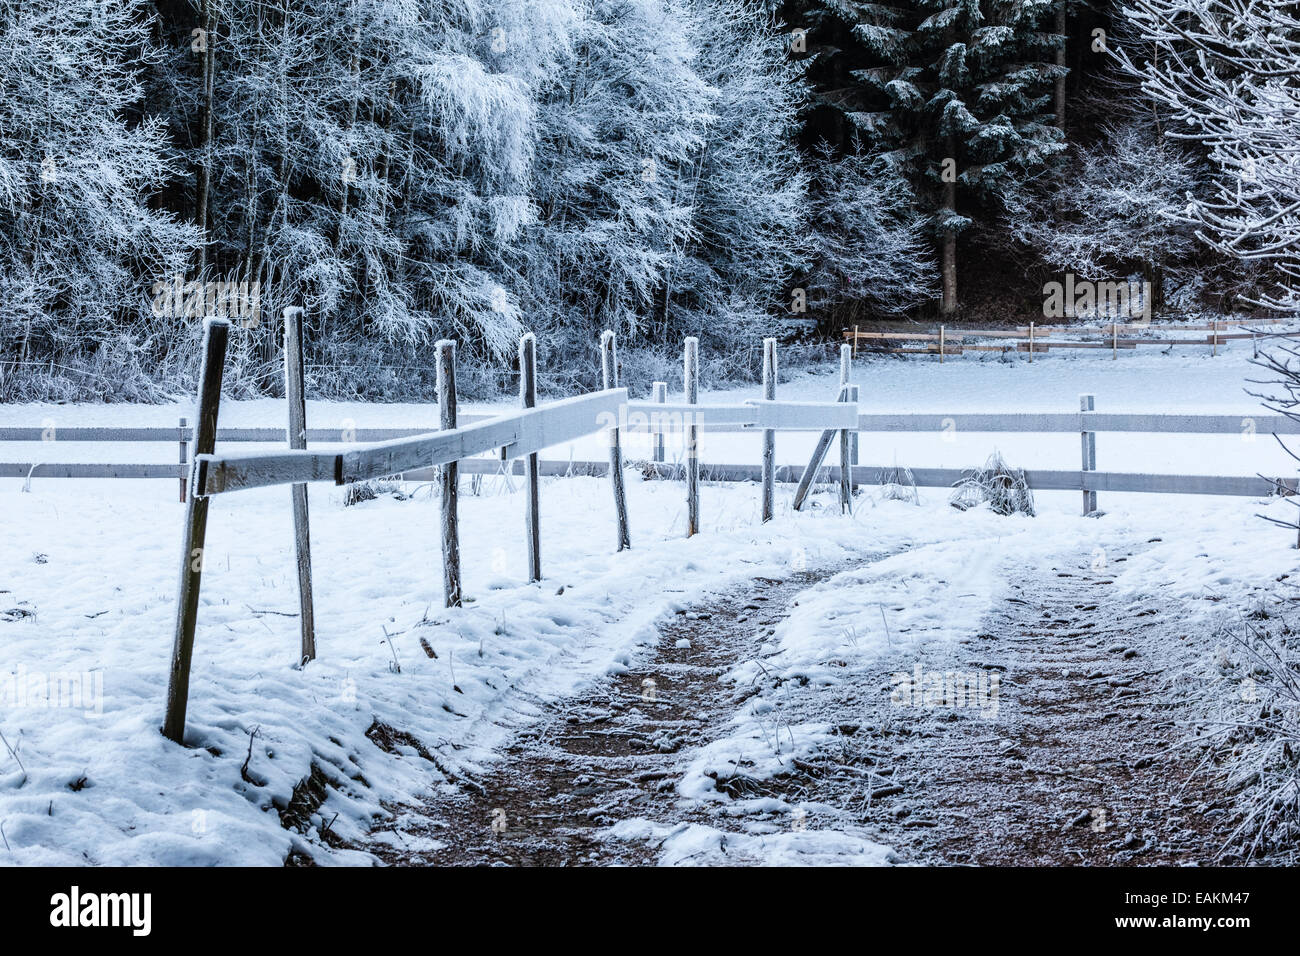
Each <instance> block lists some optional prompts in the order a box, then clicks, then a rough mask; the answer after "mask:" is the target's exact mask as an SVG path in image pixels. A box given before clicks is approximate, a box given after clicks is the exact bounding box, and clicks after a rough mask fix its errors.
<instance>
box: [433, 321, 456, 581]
mask: <svg viewBox="0 0 1300 956" xmlns="http://www.w3.org/2000/svg"><path fill="white" fill-rule="evenodd" d="M437 349H438V426H439V427H440V428H441V429H442V430H443V431H450V430H451V429H453V428H455V427H456V343H455V342H453V341H451V340H450V339H440V340H439V341H438V344H437ZM459 472H460V467H459V464H458V463H457V462H454V461H449V462H447V463H446V464H445V465H443V466H442V592H443V595H444V597H445V598H446V604H447V607H460V604H461V600H460V531H459V529H458V527H457V512H456V509H457V504H456V493H457V485H458V484H459V479H460V474H459Z"/></svg>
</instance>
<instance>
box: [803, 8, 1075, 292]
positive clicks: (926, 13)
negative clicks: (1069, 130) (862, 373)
mask: <svg viewBox="0 0 1300 956" xmlns="http://www.w3.org/2000/svg"><path fill="white" fill-rule="evenodd" d="M800 6H801V7H802V9H803V11H804V16H806V18H807V19H808V21H809V22H810V23H811V24H812V26H813V30H812V32H811V33H810V36H809V47H808V48H809V52H810V53H813V54H814V55H816V56H817V57H818V58H819V60H820V61H821V62H820V63H818V64H816V65H815V66H814V67H813V75H814V76H815V77H817V86H818V95H819V100H820V102H821V104H822V106H823V107H824V108H826V109H829V110H832V111H834V112H836V113H838V114H839V115H840V116H842V117H843V124H842V126H843V127H844V128H845V130H846V135H847V130H848V129H850V128H852V129H856V130H857V131H859V132H860V133H861V134H862V135H863V137H864V138H865V139H866V141H867V142H868V144H869V145H870V146H871V147H872V148H874V149H877V150H883V151H884V153H885V155H886V157H887V158H888V160H889V161H890V162H892V163H894V164H896V165H897V166H898V167H899V168H900V169H902V170H904V172H905V174H906V175H907V177H908V179H909V180H910V181H911V182H912V183H913V184H914V186H915V188H916V191H917V195H918V198H919V201H920V203H921V204H922V208H923V209H925V210H926V211H927V212H928V213H929V214H930V216H931V224H932V228H933V230H934V234H935V237H936V239H937V241H938V244H939V249H940V253H941V256H942V264H941V276H942V298H941V304H940V311H941V313H943V314H948V313H951V312H953V311H955V310H956V309H957V307H958V297H957V237H958V236H959V235H960V233H961V232H963V231H964V230H965V229H966V228H967V227H968V226H969V225H970V224H971V222H972V219H973V218H974V217H976V216H979V215H981V214H983V213H985V212H986V211H989V210H997V209H998V208H999V196H1000V193H1001V191H1002V189H1003V188H1004V187H1005V186H1006V185H1007V184H1008V183H1010V182H1012V181H1014V180H1015V179H1017V178H1019V177H1023V176H1025V175H1027V174H1029V173H1031V172H1032V171H1035V170H1038V169H1041V168H1043V167H1044V166H1045V165H1046V164H1047V163H1048V162H1049V161H1050V160H1051V158H1052V157H1053V156H1054V155H1055V154H1057V153H1059V152H1060V151H1061V150H1062V149H1063V148H1064V137H1063V135H1062V133H1061V131H1060V130H1059V129H1057V128H1056V126H1055V117H1054V115H1053V93H1054V88H1055V82H1054V81H1055V79H1056V77H1057V76H1059V75H1060V74H1061V71H1062V70H1063V69H1064V68H1063V67H1061V66H1058V65H1057V64H1056V63H1055V62H1054V60H1055V55H1054V52H1053V51H1054V50H1055V48H1056V47H1057V46H1058V45H1059V43H1060V42H1061V39H1062V38H1061V37H1059V36H1057V35H1056V34H1052V33H1048V32H1044V25H1045V24H1050V23H1052V22H1054V20H1055V14H1054V9H1053V6H1052V4H1051V2H1049V0H904V2H895V3H892V4H877V3H861V2H856V0H806V2H805V3H803V4H801V5H800Z"/></svg>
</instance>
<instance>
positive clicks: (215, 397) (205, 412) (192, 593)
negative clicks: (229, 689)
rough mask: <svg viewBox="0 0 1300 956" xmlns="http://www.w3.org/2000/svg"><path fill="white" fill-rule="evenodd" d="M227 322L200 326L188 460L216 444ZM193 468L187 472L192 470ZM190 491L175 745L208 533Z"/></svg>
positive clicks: (174, 686) (180, 597)
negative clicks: (200, 348) (200, 355)
mask: <svg viewBox="0 0 1300 956" xmlns="http://www.w3.org/2000/svg"><path fill="white" fill-rule="evenodd" d="M229 336H230V322H229V321H228V320H226V319H208V320H207V321H205V322H204V324H203V366H202V368H201V369H200V370H199V395H198V418H197V419H196V420H195V425H194V459H195V461H197V460H198V456H199V455H211V454H212V452H213V450H214V449H215V447H216V443H217V412H218V410H219V408H220V405H221V376H222V372H223V370H224V367H225V363H226V342H227V340H228V339H229ZM192 467H193V466H191V468H192ZM194 492H195V489H194V488H191V489H190V494H189V501H188V502H187V503H186V506H185V525H184V530H183V531H182V532H181V578H180V585H179V586H178V588H177V593H176V634H175V640H174V642H173V645H172V663H171V674H170V675H169V677H168V681H167V713H166V716H165V717H164V718H163V735H164V736H165V737H167V738H168V739H169V740H174V741H175V742H176V743H181V742H182V740H183V739H184V737H185V709H186V705H187V704H188V702H189V695H190V658H191V657H192V656H193V653H194V626H195V624H196V623H197V622H198V617H199V583H200V579H201V578H202V576H203V557H204V555H203V542H204V539H205V538H206V536H207V530H208V498H207V496H206V495H196V494H195V493H194Z"/></svg>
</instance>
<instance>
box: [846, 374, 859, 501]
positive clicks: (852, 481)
mask: <svg viewBox="0 0 1300 956" xmlns="http://www.w3.org/2000/svg"><path fill="white" fill-rule="evenodd" d="M848 400H849V401H850V402H852V403H853V405H854V406H855V407H856V406H857V404H858V387H857V386H856V385H850V386H849V396H848ZM849 466H850V467H849V493H850V494H857V492H858V478H857V474H856V472H855V471H854V469H855V468H857V466H858V430H857V429H856V428H854V429H853V431H851V432H849Z"/></svg>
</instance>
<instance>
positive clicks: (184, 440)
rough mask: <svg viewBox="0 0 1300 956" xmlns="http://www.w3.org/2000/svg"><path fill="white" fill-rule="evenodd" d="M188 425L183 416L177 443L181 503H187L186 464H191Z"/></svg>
mask: <svg viewBox="0 0 1300 956" xmlns="http://www.w3.org/2000/svg"><path fill="white" fill-rule="evenodd" d="M188 425H189V422H187V421H186V420H185V419H184V418H182V419H181V424H180V429H179V438H180V441H179V442H178V443H177V444H178V445H179V446H180V448H179V452H178V457H177V460H176V463H177V464H178V465H180V466H181V467H180V469H179V471H180V478H179V479H178V481H179V483H180V486H181V491H180V494H181V504H185V486H186V484H187V483H188V471H187V469H186V468H185V466H186V465H187V464H189V435H188V434H187V432H188Z"/></svg>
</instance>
